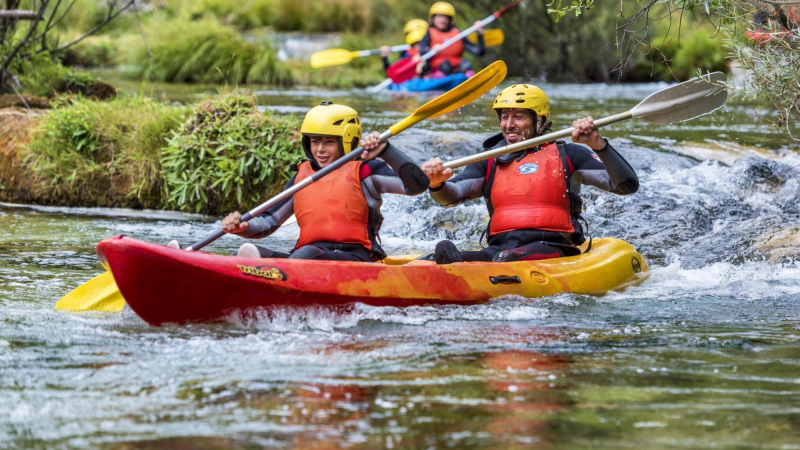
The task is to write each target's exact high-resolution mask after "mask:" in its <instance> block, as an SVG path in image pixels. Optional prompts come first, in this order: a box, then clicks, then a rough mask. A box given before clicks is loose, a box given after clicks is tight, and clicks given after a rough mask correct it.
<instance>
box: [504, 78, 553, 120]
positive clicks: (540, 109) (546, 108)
mask: <svg viewBox="0 0 800 450" xmlns="http://www.w3.org/2000/svg"><path fill="white" fill-rule="evenodd" d="M492 108H493V109H494V110H495V112H497V114H500V110H502V109H507V108H523V109H529V110H531V111H533V112H534V113H536V115H537V116H540V117H542V116H543V117H550V99H548V98H547V95H546V94H545V93H544V91H543V90H541V89H539V88H538V87H536V86H534V85H532V84H513V85H511V86H509V87H507V88H505V89H503V90H502V91H500V93H499V94H497V97H496V98H495V99H494V105H493V106H492Z"/></svg>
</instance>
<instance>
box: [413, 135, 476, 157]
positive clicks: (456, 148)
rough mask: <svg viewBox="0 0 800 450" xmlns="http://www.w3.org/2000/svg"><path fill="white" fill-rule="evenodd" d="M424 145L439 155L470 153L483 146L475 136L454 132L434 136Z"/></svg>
mask: <svg viewBox="0 0 800 450" xmlns="http://www.w3.org/2000/svg"><path fill="white" fill-rule="evenodd" d="M476 144H477V145H476ZM423 145H424V146H425V147H426V148H430V149H431V154H435V155H437V156H453V155H468V154H472V153H475V151H476V150H478V149H480V148H481V147H480V143H476V142H475V139H474V138H472V139H471V138H469V137H465V136H461V135H454V134H446V135H440V136H434V137H433V138H431V139H429V140H427V141H425V142H424V143H423Z"/></svg>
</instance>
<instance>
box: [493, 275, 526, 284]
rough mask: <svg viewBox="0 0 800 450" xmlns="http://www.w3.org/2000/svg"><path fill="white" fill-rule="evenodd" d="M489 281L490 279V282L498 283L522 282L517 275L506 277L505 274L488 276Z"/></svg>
mask: <svg viewBox="0 0 800 450" xmlns="http://www.w3.org/2000/svg"><path fill="white" fill-rule="evenodd" d="M489 281H491V282H492V284H500V283H516V284H520V283H522V280H520V279H519V277H518V276H513V277H507V276H499V277H489Z"/></svg>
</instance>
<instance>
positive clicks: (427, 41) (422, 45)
mask: <svg viewBox="0 0 800 450" xmlns="http://www.w3.org/2000/svg"><path fill="white" fill-rule="evenodd" d="M429 51H431V34H430V33H428V32H425V36H423V37H422V40H421V41H419V56H422V55H424V54H425V53H428V52H429Z"/></svg>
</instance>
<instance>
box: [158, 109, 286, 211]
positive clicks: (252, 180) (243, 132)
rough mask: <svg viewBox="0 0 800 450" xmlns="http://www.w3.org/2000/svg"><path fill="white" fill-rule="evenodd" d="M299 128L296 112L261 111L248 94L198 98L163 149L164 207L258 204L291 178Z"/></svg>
mask: <svg viewBox="0 0 800 450" xmlns="http://www.w3.org/2000/svg"><path fill="white" fill-rule="evenodd" d="M299 127H300V120H299V118H298V117H296V116H290V115H280V116H279V115H274V114H271V113H265V114H262V113H260V112H259V111H258V110H256V109H255V102H254V99H253V98H252V97H246V96H243V95H237V94H228V95H224V96H221V97H219V98H217V99H214V100H211V101H207V102H204V103H201V104H200V105H198V106H197V107H195V109H194V112H193V116H192V118H191V119H190V120H189V121H188V122H186V123H185V124H183V126H181V127H180V129H178V130H177V131H176V132H175V133H174V134H173V135H172V137H171V138H169V140H168V145H167V147H166V148H164V150H163V153H162V154H163V159H162V166H163V171H164V177H165V179H166V188H167V204H168V206H169V207H170V208H176V209H181V210H184V211H195V212H204V213H212V212H226V211H227V212H229V211H233V210H234V209H242V208H245V207H252V206H255V205H256V204H258V203H260V202H261V201H262V200H263V199H265V198H266V197H267V196H269V195H271V194H274V193H276V192H277V191H279V190H280V189H281V188H282V186H283V184H284V183H285V182H286V181H287V180H288V179H289V178H290V177H291V173H292V172H291V170H290V169H289V166H290V165H291V164H293V163H295V162H297V161H298V160H299V159H300V157H301V155H302V150H301V147H300V138H299V134H298V133H297V131H296V130H297V129H299Z"/></svg>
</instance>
